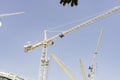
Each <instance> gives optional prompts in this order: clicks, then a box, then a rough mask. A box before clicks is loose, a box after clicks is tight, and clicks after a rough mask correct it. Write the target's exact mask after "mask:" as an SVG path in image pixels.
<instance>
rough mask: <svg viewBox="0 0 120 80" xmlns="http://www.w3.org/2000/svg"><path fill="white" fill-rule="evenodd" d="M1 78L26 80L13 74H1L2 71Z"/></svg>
mask: <svg viewBox="0 0 120 80" xmlns="http://www.w3.org/2000/svg"><path fill="white" fill-rule="evenodd" d="M0 76H3V77H6V78H9V79H12V80H24V79H23V78H21V77H19V76H17V75H14V74H11V73H5V72H1V71H0Z"/></svg>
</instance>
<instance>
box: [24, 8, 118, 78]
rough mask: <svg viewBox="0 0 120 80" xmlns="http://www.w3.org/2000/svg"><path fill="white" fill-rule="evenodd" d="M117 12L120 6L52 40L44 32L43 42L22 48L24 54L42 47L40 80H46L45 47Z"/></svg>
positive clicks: (46, 60) (46, 61) (47, 63)
mask: <svg viewBox="0 0 120 80" xmlns="http://www.w3.org/2000/svg"><path fill="white" fill-rule="evenodd" d="M119 10H120V6H117V7H114V8H112V9H110V10H108V11H106V12H105V13H102V14H100V15H98V16H96V17H94V18H92V19H89V20H87V21H85V22H83V23H81V24H80V25H77V26H74V27H72V28H70V29H68V30H66V31H63V32H62V33H60V34H57V35H55V36H53V37H52V38H49V39H47V35H46V31H44V40H43V41H41V42H38V43H36V44H34V45H32V44H28V45H25V46H24V52H25V53H26V52H28V51H30V50H33V49H35V48H38V47H40V46H43V50H42V56H41V59H40V61H41V66H40V72H41V73H40V80H46V78H47V67H48V65H49V60H48V59H47V47H48V46H49V45H50V44H53V41H54V40H57V39H59V38H62V37H64V36H65V35H67V34H69V33H71V32H74V31H76V30H78V29H80V28H82V27H84V26H87V25H89V24H92V23H94V22H96V21H98V20H100V19H103V18H104V17H107V16H108V15H111V14H113V13H115V12H117V11H119Z"/></svg>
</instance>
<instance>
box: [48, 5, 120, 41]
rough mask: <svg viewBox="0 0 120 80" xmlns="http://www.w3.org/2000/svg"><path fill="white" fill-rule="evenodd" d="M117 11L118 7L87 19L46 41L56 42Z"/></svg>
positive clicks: (119, 8)
mask: <svg viewBox="0 0 120 80" xmlns="http://www.w3.org/2000/svg"><path fill="white" fill-rule="evenodd" d="M119 10H120V6H118V7H114V8H112V9H110V10H108V11H106V12H105V13H103V14H100V15H98V16H96V17H94V18H92V19H89V20H87V21H85V22H83V23H82V24H80V25H77V26H75V27H72V28H70V29H68V30H66V31H63V32H62V33H61V34H58V35H56V36H54V37H52V38H50V39H49V40H48V41H53V40H56V39H58V38H60V35H63V36H65V35H67V34H69V33H71V32H73V31H76V30H78V29H80V28H82V27H84V26H87V25H89V24H92V23H93V22H95V21H97V20H100V19H102V18H104V17H107V16H109V15H111V14H113V13H115V12H117V11H119Z"/></svg>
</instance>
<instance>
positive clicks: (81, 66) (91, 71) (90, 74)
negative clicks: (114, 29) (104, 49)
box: [80, 30, 103, 80]
mask: <svg viewBox="0 0 120 80" xmlns="http://www.w3.org/2000/svg"><path fill="white" fill-rule="evenodd" d="M102 35H103V30H101V31H100V34H99V38H98V42H97V46H96V49H95V53H94V54H93V58H92V62H91V65H90V66H89V73H88V78H87V77H86V73H85V70H84V66H83V62H82V59H80V68H81V73H82V76H83V80H87V79H89V80H94V65H95V61H96V57H97V54H98V49H99V46H100V42H101V39H102Z"/></svg>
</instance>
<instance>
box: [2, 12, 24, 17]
mask: <svg viewBox="0 0 120 80" xmlns="http://www.w3.org/2000/svg"><path fill="white" fill-rule="evenodd" d="M18 14H24V12H17V13H9V14H0V17H7V16H14V15H18Z"/></svg>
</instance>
